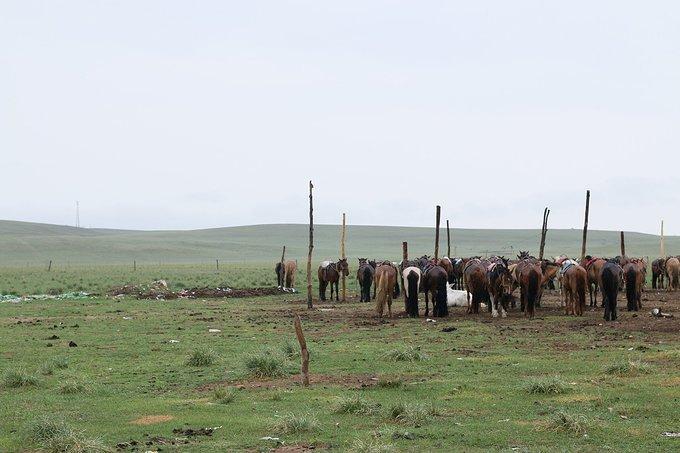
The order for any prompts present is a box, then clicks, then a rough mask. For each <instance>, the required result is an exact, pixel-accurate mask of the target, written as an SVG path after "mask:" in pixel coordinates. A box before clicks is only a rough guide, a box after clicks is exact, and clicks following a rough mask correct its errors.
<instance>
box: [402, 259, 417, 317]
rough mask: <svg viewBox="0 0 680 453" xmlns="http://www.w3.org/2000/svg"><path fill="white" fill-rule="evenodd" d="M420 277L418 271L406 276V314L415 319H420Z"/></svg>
mask: <svg viewBox="0 0 680 453" xmlns="http://www.w3.org/2000/svg"><path fill="white" fill-rule="evenodd" d="M419 281H420V275H418V273H417V272H416V271H413V270H412V271H410V272H409V273H408V275H406V288H405V292H406V313H408V315H409V316H411V317H413V318H417V317H418V283H419Z"/></svg>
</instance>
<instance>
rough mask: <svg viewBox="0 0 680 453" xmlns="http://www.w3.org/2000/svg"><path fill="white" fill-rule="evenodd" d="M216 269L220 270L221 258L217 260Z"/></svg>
mask: <svg viewBox="0 0 680 453" xmlns="http://www.w3.org/2000/svg"><path fill="white" fill-rule="evenodd" d="M215 270H218V271H219V270H220V260H219V259H216V260H215Z"/></svg>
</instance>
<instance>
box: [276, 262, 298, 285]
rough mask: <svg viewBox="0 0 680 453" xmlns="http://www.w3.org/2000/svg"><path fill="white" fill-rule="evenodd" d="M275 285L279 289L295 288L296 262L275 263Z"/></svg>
mask: <svg viewBox="0 0 680 453" xmlns="http://www.w3.org/2000/svg"><path fill="white" fill-rule="evenodd" d="M275 272H276V284H277V285H278V287H279V288H283V289H287V288H290V289H292V288H295V274H296V273H297V261H290V260H289V261H284V262H283V263H282V262H278V263H276V269H275Z"/></svg>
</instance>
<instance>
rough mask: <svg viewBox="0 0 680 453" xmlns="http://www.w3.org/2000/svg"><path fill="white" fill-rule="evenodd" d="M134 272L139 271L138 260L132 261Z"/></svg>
mask: <svg viewBox="0 0 680 453" xmlns="http://www.w3.org/2000/svg"><path fill="white" fill-rule="evenodd" d="M132 270H133V271H136V270H137V260H132Z"/></svg>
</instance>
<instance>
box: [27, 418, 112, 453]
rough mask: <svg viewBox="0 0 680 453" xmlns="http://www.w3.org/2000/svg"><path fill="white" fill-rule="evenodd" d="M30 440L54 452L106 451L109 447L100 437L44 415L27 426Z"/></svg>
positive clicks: (43, 448) (83, 452)
mask: <svg viewBox="0 0 680 453" xmlns="http://www.w3.org/2000/svg"><path fill="white" fill-rule="evenodd" d="M26 432H27V438H28V441H29V442H30V443H31V444H33V445H36V446H38V447H39V448H41V449H42V450H46V451H49V452H54V453H57V452H59V453H61V452H69V453H86V452H106V451H110V449H109V448H107V447H106V446H104V445H103V444H102V443H101V442H100V441H99V440H98V439H91V438H88V437H85V435H84V433H83V431H79V430H76V429H74V428H72V427H71V426H69V425H67V424H66V423H64V422H63V421H61V420H56V419H53V418H51V417H47V416H43V417H40V418H37V419H35V420H33V421H32V422H30V423H29V424H28V425H27V428H26Z"/></svg>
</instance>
